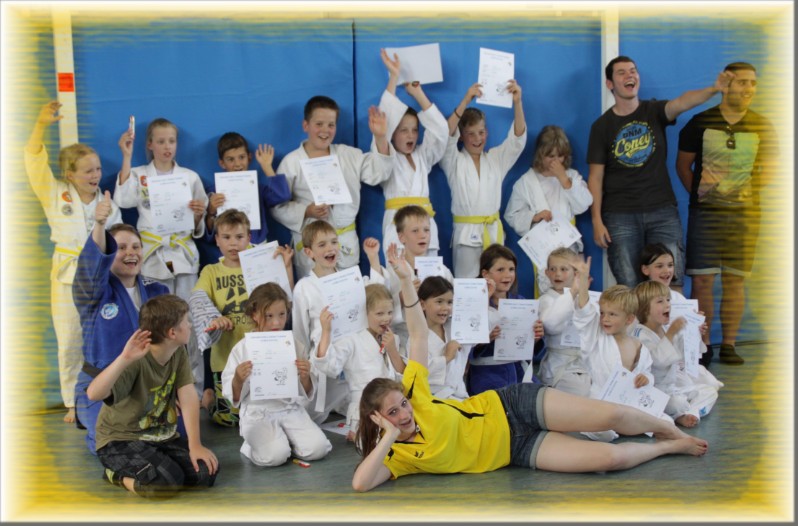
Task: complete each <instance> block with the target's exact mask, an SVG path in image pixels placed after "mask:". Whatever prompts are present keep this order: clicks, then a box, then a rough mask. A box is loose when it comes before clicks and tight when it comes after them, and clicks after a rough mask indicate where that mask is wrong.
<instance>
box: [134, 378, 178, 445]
mask: <svg viewBox="0 0 798 526" xmlns="http://www.w3.org/2000/svg"><path fill="white" fill-rule="evenodd" d="M176 378H177V373H175V372H172V374H171V376H169V378H168V379H167V381H166V383H164V385H161V386H157V387H153V388H152V389H150V396H149V399H148V400H147V405H146V409H147V413H146V414H145V415H144V416H143V417H141V418H140V419H139V428H140V429H141V430H142V431H146V432H145V433H144V434H142V436H141V440H150V441H160V440H165V439H167V438H169V437H171V436H172V435H174V434H175V430H176V429H177V412H176V411H175V407H174V404H170V403H169V401H170V399H171V398H172V394H173V392H174V385H175V379H176Z"/></svg>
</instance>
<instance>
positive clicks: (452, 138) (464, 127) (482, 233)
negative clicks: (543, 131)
mask: <svg viewBox="0 0 798 526" xmlns="http://www.w3.org/2000/svg"><path fill="white" fill-rule="evenodd" d="M481 88H482V86H481V85H480V84H474V85H472V86H471V87H470V88H468V91H467V92H466V94H465V96H464V97H463V100H462V101H460V104H459V105H458V106H457V108H455V110H454V112H453V113H452V115H450V116H449V120H448V122H449V141H448V143H447V144H446V153H444V155H443V158H442V159H441V163H440V164H441V168H442V169H443V172H444V173H445V174H446V180H447V181H448V183H449V188H450V189H451V192H452V215H453V218H452V219H453V221H454V232H453V234H452V256H453V259H454V275H455V277H458V278H475V277H477V276H478V275H479V257H480V255H481V254H482V251H483V250H485V249H487V248H488V246H490V245H491V244H492V243H498V244H504V227H503V226H502V222H501V218H500V217H499V207H500V206H501V200H502V195H501V187H502V181H504V178H505V177H506V176H507V173H508V172H509V171H510V168H512V167H513V165H514V164H515V162H516V161H517V160H518V157H520V156H521V152H522V151H523V150H524V146H526V122H525V121H524V109H523V106H522V104H521V86H519V85H518V83H517V82H516V81H515V80H510V81H509V82H508V83H507V91H509V92H510V93H512V96H513V125H512V126H511V127H510V131H509V132H508V133H507V138H506V139H505V140H504V141H503V142H502V143H501V144H500V145H499V146H496V147H495V148H491V149H490V150H489V151H487V152H486V151H485V144H486V142H487V139H488V130H487V128H486V125H485V114H484V113H482V112H481V111H480V110H478V109H476V108H468V109H466V106H468V104H469V103H470V102H471V99H473V98H474V97H476V96H481V95H482V89H481ZM460 139H462V141H463V149H462V150H458V149H457V142H458V140H460Z"/></svg>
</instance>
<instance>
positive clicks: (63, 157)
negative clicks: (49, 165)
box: [58, 142, 100, 181]
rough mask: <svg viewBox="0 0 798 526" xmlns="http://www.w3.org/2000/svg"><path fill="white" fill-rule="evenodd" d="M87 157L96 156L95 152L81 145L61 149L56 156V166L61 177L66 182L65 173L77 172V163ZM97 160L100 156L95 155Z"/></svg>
mask: <svg viewBox="0 0 798 526" xmlns="http://www.w3.org/2000/svg"><path fill="white" fill-rule="evenodd" d="M87 155H97V152H96V151H95V150H94V148H92V147H91V146H89V145H87V144H83V143H79V142H78V143H75V144H72V145H70V146H67V147H65V148H62V149H61V152H60V153H59V154H58V166H59V168H61V177H62V178H63V179H64V180H65V181H66V180H67V172H74V171H75V170H77V169H78V168H77V164H78V161H80V160H81V159H83V158H84V157H86V156H87ZM97 157H98V158H99V157H100V156H99V155H97Z"/></svg>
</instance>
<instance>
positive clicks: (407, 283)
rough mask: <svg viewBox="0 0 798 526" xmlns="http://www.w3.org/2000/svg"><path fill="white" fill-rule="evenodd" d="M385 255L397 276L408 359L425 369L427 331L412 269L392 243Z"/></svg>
mask: <svg viewBox="0 0 798 526" xmlns="http://www.w3.org/2000/svg"><path fill="white" fill-rule="evenodd" d="M386 255H387V256H388V263H389V264H390V265H391V267H392V268H393V269H394V271H395V272H396V275H397V276H399V281H400V285H401V292H400V293H399V294H400V296H399V298H400V303H401V304H402V308H403V309H404V313H403V314H404V317H405V322H406V323H407V331H408V341H407V351H408V357H409V358H410V359H411V360H414V361H416V362H418V363H420V364H421V365H423V366H424V367H427V363H428V360H429V352H428V348H427V347H428V334H429V329H428V327H427V322H426V320H425V318H424V311H423V310H421V304H420V302H419V299H418V294H417V293H416V287H415V286H414V285H413V269H412V268H410V264H409V263H408V262H407V260H406V259H405V258H404V257H401V256H400V255H399V253H398V250H397V248H396V245H395V244H393V243H392V244H391V246H390V247H388V251H387V252H386Z"/></svg>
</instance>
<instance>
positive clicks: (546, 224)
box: [518, 220, 582, 272]
mask: <svg viewBox="0 0 798 526" xmlns="http://www.w3.org/2000/svg"><path fill="white" fill-rule="evenodd" d="M581 237H582V234H580V233H579V230H577V229H576V227H575V226H574V225H572V224H571V223H570V222H569V221H557V220H552V221H540V222H539V223H538V224H537V225H535V226H533V227H532V229H531V230H530V231H529V232H527V233H526V235H525V236H524V237H522V238H521V239H520V240H519V241H518V245H519V246H520V247H521V248H522V249H523V250H524V252H526V255H527V256H528V257H529V259H530V260H532V263H534V264H535V266H536V267H537V268H538V272H540V269H545V268H546V265H547V262H548V260H549V254H551V251H552V250H554V249H556V248H560V247H570V246H571V245H573V244H574V243H576V242H577V241H579V239H580V238H581Z"/></svg>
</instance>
